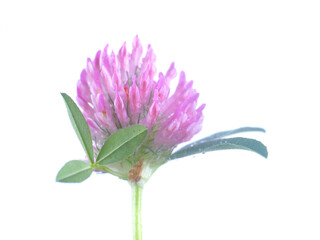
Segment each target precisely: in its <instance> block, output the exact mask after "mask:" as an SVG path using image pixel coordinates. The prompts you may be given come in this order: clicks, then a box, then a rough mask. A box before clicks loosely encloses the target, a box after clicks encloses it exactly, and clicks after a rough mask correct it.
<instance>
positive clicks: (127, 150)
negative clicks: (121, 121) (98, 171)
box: [96, 125, 148, 165]
mask: <svg viewBox="0 0 320 240" xmlns="http://www.w3.org/2000/svg"><path fill="white" fill-rule="evenodd" d="M147 133H148V129H147V128H146V127H145V126H141V125H135V126H131V127H128V128H123V129H119V130H118V131H117V132H115V133H114V134H112V135H111V136H110V137H109V138H108V139H107V140H106V142H105V143H104V145H103V146H102V148H101V150H100V152H99V155H98V157H97V160H96V162H97V163H99V164H101V165H106V164H109V163H113V162H117V161H121V160H123V159H126V158H127V157H129V156H130V155H131V154H133V153H134V151H135V150H136V149H137V147H138V146H139V145H140V144H141V143H142V142H143V140H144V139H145V137H146V136H147Z"/></svg>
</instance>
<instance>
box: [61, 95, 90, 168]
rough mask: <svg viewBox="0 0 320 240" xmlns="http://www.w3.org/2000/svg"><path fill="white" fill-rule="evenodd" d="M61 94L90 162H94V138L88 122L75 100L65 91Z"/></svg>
mask: <svg viewBox="0 0 320 240" xmlns="http://www.w3.org/2000/svg"><path fill="white" fill-rule="evenodd" d="M61 95H62V97H63V99H64V101H65V103H66V106H67V109H68V114H69V118H70V121H71V124H72V126H73V128H74V130H75V132H76V134H77V136H78V138H79V140H80V142H81V144H82V147H83V149H84V151H85V152H86V154H87V156H88V158H89V160H90V162H91V163H93V162H94V161H93V147H92V138H91V133H90V130H89V126H88V123H87V121H86V120H85V118H84V116H83V115H82V113H81V111H80V109H79V108H78V106H77V105H76V104H75V102H74V101H73V100H72V99H71V98H70V97H69V96H68V95H67V94H65V93H61Z"/></svg>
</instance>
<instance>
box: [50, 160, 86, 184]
mask: <svg viewBox="0 0 320 240" xmlns="http://www.w3.org/2000/svg"><path fill="white" fill-rule="evenodd" d="M91 173H92V168H91V164H90V163H88V162H84V161H80V160H72V161H70V162H67V163H66V164H65V165H64V166H63V167H62V168H61V169H60V171H59V172H58V175H57V178H56V181H57V182H67V183H79V182H82V181H84V180H86V179H87V178H88V177H90V175H91Z"/></svg>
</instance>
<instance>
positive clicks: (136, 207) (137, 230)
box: [131, 183, 143, 240]
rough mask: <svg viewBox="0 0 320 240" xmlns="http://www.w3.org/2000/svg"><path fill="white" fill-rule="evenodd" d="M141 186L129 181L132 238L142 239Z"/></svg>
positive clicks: (135, 239) (134, 239)
mask: <svg viewBox="0 0 320 240" xmlns="http://www.w3.org/2000/svg"><path fill="white" fill-rule="evenodd" d="M142 190H143V186H141V185H139V184H138V183H131V191H132V229H133V240H142V222H141V203H142Z"/></svg>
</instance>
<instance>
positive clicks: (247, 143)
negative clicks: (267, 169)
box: [170, 137, 268, 159]
mask: <svg viewBox="0 0 320 240" xmlns="http://www.w3.org/2000/svg"><path fill="white" fill-rule="evenodd" d="M226 149H243V150H249V151H253V152H255V153H258V154H260V155H261V156H263V157H265V158H267V157H268V150H267V148H266V146H265V145H263V144H262V143H261V142H259V141H257V140H255V139H250V138H242V137H236V138H225V139H207V140H202V141H201V142H200V141H198V142H195V143H191V144H189V145H187V146H185V147H183V148H182V149H180V150H178V151H177V152H175V153H174V154H172V155H171V156H170V159H176V158H182V157H186V156H190V155H194V154H198V153H206V152H209V151H217V150H226Z"/></svg>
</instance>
